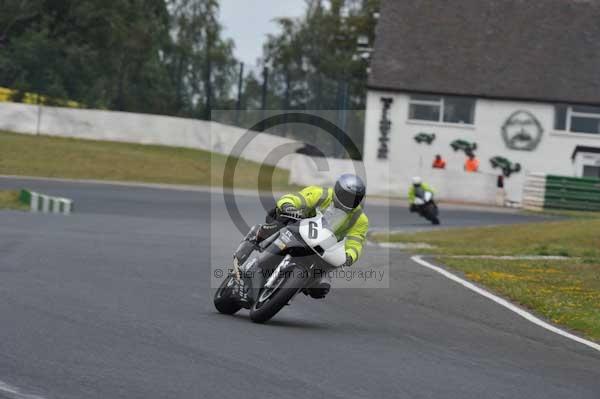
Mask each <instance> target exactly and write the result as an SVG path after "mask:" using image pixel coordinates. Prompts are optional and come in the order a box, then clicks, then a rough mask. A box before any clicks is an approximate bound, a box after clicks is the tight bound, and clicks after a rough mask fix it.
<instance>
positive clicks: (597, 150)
mask: <svg viewBox="0 0 600 399" xmlns="http://www.w3.org/2000/svg"><path fill="white" fill-rule="evenodd" d="M580 152H582V153H585V154H600V148H599V147H587V146H584V145H578V146H577V147H575V149H574V150H573V154H571V161H574V160H575V157H576V156H577V154H578V153H580Z"/></svg>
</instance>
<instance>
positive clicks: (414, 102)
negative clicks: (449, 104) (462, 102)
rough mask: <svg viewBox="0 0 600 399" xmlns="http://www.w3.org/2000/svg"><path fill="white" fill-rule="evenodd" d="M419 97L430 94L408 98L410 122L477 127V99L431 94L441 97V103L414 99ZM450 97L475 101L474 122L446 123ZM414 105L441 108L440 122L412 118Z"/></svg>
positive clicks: (408, 119) (410, 95) (411, 95)
mask: <svg viewBox="0 0 600 399" xmlns="http://www.w3.org/2000/svg"><path fill="white" fill-rule="evenodd" d="M419 95H429V94H409V96H408V118H407V121H408V122H411V123H433V124H437V125H451V126H464V127H474V126H475V110H476V107H477V98H474V97H468V96H442V95H439V96H436V95H435V94H431V95H430V96H432V97H439V101H433V100H419V99H413V96H419ZM449 97H458V98H469V99H473V122H446V121H445V120H444V116H445V111H446V110H445V105H446V98H449ZM412 105H426V106H439V107H440V108H439V117H438V120H437V121H434V120H430V119H415V118H411V116H410V114H411V106H412Z"/></svg>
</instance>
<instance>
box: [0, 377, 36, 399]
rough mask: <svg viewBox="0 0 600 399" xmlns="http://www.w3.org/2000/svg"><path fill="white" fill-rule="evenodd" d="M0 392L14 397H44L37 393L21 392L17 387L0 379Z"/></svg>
mask: <svg viewBox="0 0 600 399" xmlns="http://www.w3.org/2000/svg"><path fill="white" fill-rule="evenodd" d="M0 393H6V394H9V395H10V396H11V397H13V398H16V399H44V397H42V396H39V395H31V394H26V393H23V392H21V390H20V389H19V388H17V387H14V386H12V385H9V384H7V383H5V382H2V381H0Z"/></svg>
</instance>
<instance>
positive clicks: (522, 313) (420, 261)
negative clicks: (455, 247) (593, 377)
mask: <svg viewBox="0 0 600 399" xmlns="http://www.w3.org/2000/svg"><path fill="white" fill-rule="evenodd" d="M411 259H412V260H413V261H415V262H416V263H418V264H419V265H421V266H424V267H426V268H428V269H431V270H433V271H436V272H438V273H440V274H441V275H443V276H444V277H446V278H449V279H450V280H452V281H455V282H457V283H459V284H460V285H462V286H464V287H466V288H468V289H470V290H471V291H475V292H476V293H478V294H479V295H482V296H484V297H486V298H488V299H491V300H492V301H494V302H496V303H497V304H498V305H500V306H504V307H505V308H507V309H508V310H510V311H511V312H514V313H516V314H518V315H519V316H521V317H523V318H524V319H526V320H528V321H530V322H532V323H533V324H536V325H538V326H540V327H542V328H545V329H546V330H548V331H552V332H553V333H555V334H558V335H562V336H563V337H565V338H568V339H571V340H573V341H576V342H579V343H580V344H583V345H587V346H589V347H590V348H592V349H595V350H597V351H600V345H599V344H597V343H595V342H592V341H588V340H587V339H584V338H581V337H578V336H576V335H573V334H571V333H569V332H567V331H564V330H561V329H560V328H558V327H555V326H553V325H551V324H549V323H547V322H545V321H543V320H541V319H538V318H537V317H535V316H534V315H532V314H531V313H529V312H527V311H525V310H523V309H521V308H519V307H517V306H515V305H513V304H512V303H510V302H508V301H507V300H505V299H502V298H500V297H498V296H496V295H494V294H492V293H490V292H488V291H486V290H484V289H482V288H479V287H478V286H476V285H475V284H472V283H470V282H468V281H466V280H464V279H462V278H460V277H458V276H455V275H454V274H452V273H450V272H448V271H447V270H444V269H442V268H441V267H438V266H435V265H432V264H431V263H429V262H427V261H426V260H423V258H422V257H421V256H419V255H416V256H413V257H411Z"/></svg>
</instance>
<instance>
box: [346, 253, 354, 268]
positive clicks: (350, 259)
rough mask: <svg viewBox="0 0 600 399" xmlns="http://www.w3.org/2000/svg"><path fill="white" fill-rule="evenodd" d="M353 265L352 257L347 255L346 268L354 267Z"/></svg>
mask: <svg viewBox="0 0 600 399" xmlns="http://www.w3.org/2000/svg"><path fill="white" fill-rule="evenodd" d="M353 263H354V261H353V260H352V257H351V256H350V255H348V254H346V263H344V267H348V266H352V264H353Z"/></svg>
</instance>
